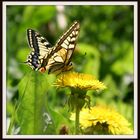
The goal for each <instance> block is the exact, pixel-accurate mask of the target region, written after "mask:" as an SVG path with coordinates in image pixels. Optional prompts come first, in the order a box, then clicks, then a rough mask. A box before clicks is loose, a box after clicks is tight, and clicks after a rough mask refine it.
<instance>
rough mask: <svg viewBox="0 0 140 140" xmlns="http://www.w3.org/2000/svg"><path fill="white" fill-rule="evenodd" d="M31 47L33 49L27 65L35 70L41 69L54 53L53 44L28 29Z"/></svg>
mask: <svg viewBox="0 0 140 140" xmlns="http://www.w3.org/2000/svg"><path fill="white" fill-rule="evenodd" d="M27 37H28V43H29V46H30V47H31V48H32V51H31V53H30V54H29V56H28V59H27V63H28V64H29V65H30V66H31V67H32V68H33V69H34V70H35V69H38V68H40V67H41V64H42V62H43V59H44V58H47V56H48V54H50V53H51V51H52V46H51V44H50V43H49V42H48V41H47V40H46V39H45V38H44V37H43V36H42V35H40V34H39V33H38V32H36V31H34V30H32V29H27Z"/></svg>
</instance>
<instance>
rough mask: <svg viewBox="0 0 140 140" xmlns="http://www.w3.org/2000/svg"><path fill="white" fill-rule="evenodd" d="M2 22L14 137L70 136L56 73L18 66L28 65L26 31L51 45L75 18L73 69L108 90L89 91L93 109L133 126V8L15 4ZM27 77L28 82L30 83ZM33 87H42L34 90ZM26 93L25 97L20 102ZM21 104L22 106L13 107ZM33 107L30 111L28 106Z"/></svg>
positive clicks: (64, 93)
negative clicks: (65, 132)
mask: <svg viewBox="0 0 140 140" xmlns="http://www.w3.org/2000/svg"><path fill="white" fill-rule="evenodd" d="M63 8H64V9H63ZM6 19H7V23H6V35H7V38H6V43H7V46H6V51H7V52H6V54H7V55H6V58H7V60H6V62H7V63H6V66H7V68H6V73H7V120H8V122H9V120H10V121H11V120H12V122H13V125H11V130H9V131H11V132H12V134H58V133H59V131H60V129H61V127H63V126H67V127H68V128H69V132H70V133H71V134H73V124H72V123H71V122H70V121H69V120H68V119H67V118H69V115H70V112H69V111H68V109H67V106H66V102H67V98H68V94H69V89H56V88H55V87H54V86H52V84H53V83H54V81H55V75H53V74H51V75H47V72H46V73H45V74H43V75H42V74H39V73H38V72H33V71H32V69H31V68H30V67H29V66H27V65H25V64H22V63H21V62H24V61H26V58H27V55H28V54H29V53H30V48H29V47H28V43H27V36H26V30H27V29H28V28H32V29H35V30H37V31H39V32H40V33H41V34H42V35H43V36H44V37H46V38H47V40H49V42H50V43H51V44H53V45H54V44H55V43H56V41H57V40H58V38H59V37H60V36H61V35H62V34H63V32H64V31H66V30H67V28H68V27H69V26H70V25H71V24H72V23H73V21H75V20H77V21H79V23H80V26H81V27H80V35H79V38H78V42H77V46H76V49H75V52H74V55H73V58H72V62H73V63H74V70H75V71H77V72H81V73H88V74H92V75H94V76H96V77H97V78H98V79H99V80H100V81H102V82H104V83H105V85H107V87H108V89H107V90H105V91H104V92H93V91H90V92H88V95H89V96H90V97H91V105H95V104H106V105H108V106H111V107H114V108H115V109H116V110H117V111H118V112H119V113H120V114H122V115H123V116H124V117H125V118H126V119H127V120H129V121H130V122H131V124H132V128H133V111H134V108H133V107H134V106H133V96H134V93H133V84H134V81H133V73H134V71H133V67H134V64H133V50H134V46H133V7H132V6H64V7H61V6H14V5H13V6H7V17H6ZM30 75H32V79H29V77H30ZM27 81H28V85H27ZM34 83H35V84H34ZM35 87H39V88H40V89H37V90H35ZM46 88H47V89H46ZM27 89H28V90H27ZM29 89H30V90H29ZM33 91H34V92H33ZM42 91H43V94H40V92H41V93H42ZM24 93H26V95H27V96H25V97H26V98H24V100H22V97H23V95H24ZM38 93H39V94H38ZM99 93H100V94H99ZM32 94H33V95H32ZM35 94H36V95H37V96H35ZM29 95H30V96H29ZM40 98H41V99H42V98H43V100H40ZM21 100H22V101H21ZM32 100H34V102H32ZM19 102H20V103H21V105H20V106H19V108H17V106H16V105H17V104H19ZM33 103H34V104H35V106H34V107H35V108H34V110H35V111H34V112H32V110H33V108H31V104H33ZM44 103H45V104H44ZM25 105H26V106H25ZM38 105H39V106H40V108H38V107H37V106H38ZM15 108H16V111H15ZM44 108H45V112H47V113H46V114H44V116H45V117H46V118H44V120H43V118H42V116H41V113H44V112H43V109H44ZM40 110H41V111H42V112H40ZM29 112H31V114H29ZM13 114H14V115H13ZM47 114H49V115H50V117H51V118H52V120H53V121H52V122H50V121H49V117H48V115H47ZM13 116H14V117H13ZM40 117H41V118H40ZM23 120H24V121H23ZM41 120H42V121H41ZM45 120H47V121H45ZM43 121H44V123H43ZM21 122H22V123H21ZM52 123H53V124H54V125H53V126H55V127H52V125H51V124H52ZM8 124H9V123H8ZM13 126H14V129H13ZM33 127H34V129H33ZM42 129H43V130H44V131H42ZM46 130H47V131H46Z"/></svg>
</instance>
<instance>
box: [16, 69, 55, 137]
mask: <svg viewBox="0 0 140 140" xmlns="http://www.w3.org/2000/svg"><path fill="white" fill-rule="evenodd" d="M48 88H49V86H48V83H47V77H46V75H45V74H41V73H38V72H30V73H28V74H26V75H25V76H24V78H23V79H22V80H21V82H20V83H19V96H20V99H19V109H18V112H17V114H18V120H19V124H20V130H21V131H20V133H21V134H30V135H31V134H43V133H44V129H45V128H46V125H48V124H46V123H45V118H44V114H45V113H46V112H47V110H46V107H45V104H46V102H47V100H46V95H47V94H46V93H47V91H48ZM51 124H52V123H51Z"/></svg>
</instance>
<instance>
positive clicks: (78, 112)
mask: <svg viewBox="0 0 140 140" xmlns="http://www.w3.org/2000/svg"><path fill="white" fill-rule="evenodd" d="M75 109H76V113H75V134H77V135H78V134H79V115H80V109H79V106H78V104H76V107H75Z"/></svg>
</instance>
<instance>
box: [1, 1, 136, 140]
mask: <svg viewBox="0 0 140 140" xmlns="http://www.w3.org/2000/svg"><path fill="white" fill-rule="evenodd" d="M8 5H133V6H134V135H7V134H6V6H8ZM2 7H3V9H2V10H3V15H2V21H3V23H2V25H3V26H2V27H3V28H2V29H3V35H2V36H3V44H2V46H3V47H2V50H3V55H2V57H3V77H2V79H3V81H2V82H3V91H2V92H3V93H2V95H3V96H2V97H3V102H2V104H3V109H2V110H3V120H2V124H3V127H2V128H3V131H2V132H3V133H2V135H3V138H11V139H13V138H28V139H30V138H37V139H38V138H42V139H46V138H60V139H66V138H105V139H108V138H128V139H131V138H137V137H138V131H137V130H138V125H137V123H138V122H137V119H138V118H137V116H138V112H137V111H138V106H137V99H138V90H137V87H138V86H137V85H138V83H137V77H138V74H137V64H138V61H137V52H138V44H137V41H138V36H137V35H138V31H137V27H138V24H137V23H138V21H137V18H138V13H137V11H138V3H137V2H134V1H133V2H130V1H129V2H101V1H100V2H80V1H79V2H3V5H2Z"/></svg>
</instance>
